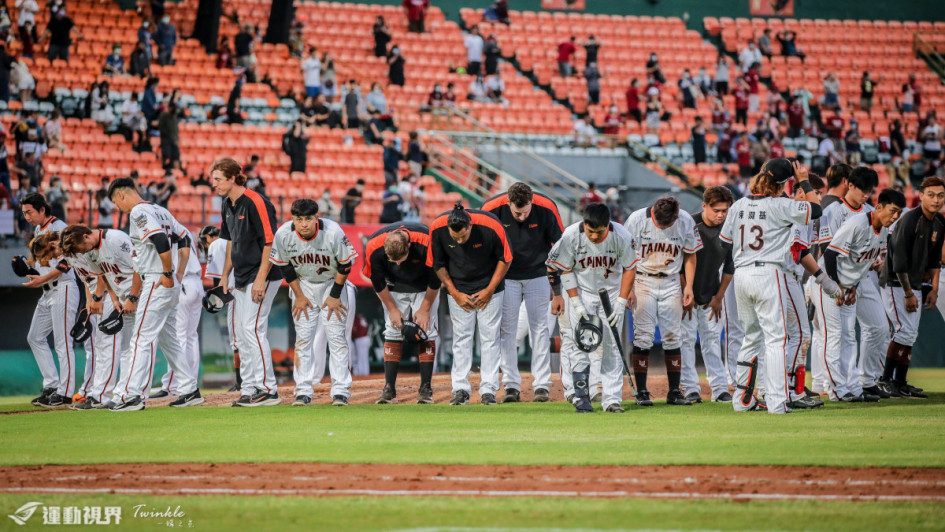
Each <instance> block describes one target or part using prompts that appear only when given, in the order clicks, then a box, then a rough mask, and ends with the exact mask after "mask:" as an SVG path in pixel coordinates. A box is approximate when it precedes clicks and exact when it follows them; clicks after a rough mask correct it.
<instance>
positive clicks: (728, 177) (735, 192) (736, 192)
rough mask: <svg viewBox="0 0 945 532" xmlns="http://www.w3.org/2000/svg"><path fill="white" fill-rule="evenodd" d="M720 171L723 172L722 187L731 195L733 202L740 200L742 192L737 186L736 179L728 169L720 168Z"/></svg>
mask: <svg viewBox="0 0 945 532" xmlns="http://www.w3.org/2000/svg"><path fill="white" fill-rule="evenodd" d="M722 171H723V172H725V184H724V185H722V186H723V187H725V188H727V189H728V190H729V192H731V193H732V197H733V198H734V199H735V201H738V200H740V199H742V191H741V189H740V188H739V186H738V177H737V176H736V175H735V174H733V173H731V172H729V170H728V167H727V166H725V167H722Z"/></svg>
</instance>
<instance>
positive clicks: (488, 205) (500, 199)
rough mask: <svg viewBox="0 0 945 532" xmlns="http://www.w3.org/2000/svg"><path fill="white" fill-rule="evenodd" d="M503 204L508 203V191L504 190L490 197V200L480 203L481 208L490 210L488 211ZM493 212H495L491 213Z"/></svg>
mask: <svg viewBox="0 0 945 532" xmlns="http://www.w3.org/2000/svg"><path fill="white" fill-rule="evenodd" d="M503 205H509V193H508V192H505V193H503V194H499V195H498V196H496V197H494V198H492V199H491V200H489V201H487V202H485V203H483V204H482V210H484V211H490V212H491V211H492V209H497V208H499V207H501V206H503ZM493 214H495V213H493Z"/></svg>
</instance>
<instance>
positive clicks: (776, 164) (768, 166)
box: [761, 157, 794, 183]
mask: <svg viewBox="0 0 945 532" xmlns="http://www.w3.org/2000/svg"><path fill="white" fill-rule="evenodd" d="M761 173H762V174H764V176H765V177H767V178H768V179H769V180H771V181H774V182H775V183H784V182H785V181H787V180H788V179H791V178H792V177H794V166H793V165H791V161H789V160H787V159H785V158H783V157H778V158H777V159H771V160H769V161H768V162H766V163H765V164H764V166H762V167H761Z"/></svg>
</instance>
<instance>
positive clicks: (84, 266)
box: [46, 227, 101, 409]
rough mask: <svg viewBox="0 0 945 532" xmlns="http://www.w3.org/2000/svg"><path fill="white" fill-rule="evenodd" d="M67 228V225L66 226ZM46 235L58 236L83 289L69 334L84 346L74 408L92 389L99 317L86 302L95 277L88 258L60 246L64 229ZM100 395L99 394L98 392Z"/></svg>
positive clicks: (93, 287) (74, 397) (59, 242)
mask: <svg viewBox="0 0 945 532" xmlns="http://www.w3.org/2000/svg"><path fill="white" fill-rule="evenodd" d="M67 229H68V227H67ZM46 234H48V235H53V234H54V235H56V236H57V237H58V238H55V239H54V241H53V244H55V245H56V246H57V251H58V253H60V254H61V255H62V257H63V258H64V259H65V260H66V262H68V263H69V267H70V268H71V269H72V271H73V273H74V274H75V276H76V278H77V279H78V280H79V281H81V282H82V285H81V287H80V288H79V289H80V290H85V299H84V301H85V302H86V305H84V306H82V305H81V302H80V306H82V308H80V309H79V311H78V312H77V313H76V321H75V325H74V326H73V327H72V329H71V331H70V332H69V335H70V336H71V337H72V340H73V345H75V344H79V345H82V346H83V347H84V348H85V375H84V376H83V379H82V384H81V385H80V386H79V388H78V391H77V392H76V393H75V395H73V396H72V404H71V405H69V408H72V409H75V408H76V406H78V405H79V404H81V403H82V402H83V401H85V400H86V398H87V397H88V396H89V394H90V393H91V392H93V391H94V390H92V389H91V388H92V384H93V380H94V378H95V365H96V364H95V359H96V353H95V343H94V341H93V340H92V334H93V332H94V330H95V328H96V327H97V326H98V321H99V317H98V316H97V315H94V314H89V311H88V305H87V304H88V303H89V302H91V301H92V293H93V292H94V291H95V284H96V278H95V275H94V274H93V273H92V265H91V264H89V262H88V260H86V258H85V257H84V256H81V255H74V254H70V253H66V252H65V251H64V248H63V246H62V241H61V238H62V235H64V234H65V229H63V232H62V233H46ZM99 395H101V394H99Z"/></svg>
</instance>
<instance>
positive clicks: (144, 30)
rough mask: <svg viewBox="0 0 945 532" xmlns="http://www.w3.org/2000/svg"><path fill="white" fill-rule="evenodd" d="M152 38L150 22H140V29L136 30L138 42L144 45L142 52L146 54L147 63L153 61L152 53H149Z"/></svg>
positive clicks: (146, 20) (145, 20)
mask: <svg viewBox="0 0 945 532" xmlns="http://www.w3.org/2000/svg"><path fill="white" fill-rule="evenodd" d="M153 38H154V37H153V35H152V33H151V21H150V20H148V19H144V20H143V21H141V27H139V28H138V42H139V43H141V44H143V45H144V51H145V53H147V54H148V62H149V63H150V62H151V61H152V60H153V59H154V53H153V52H152V51H151V41H152V40H153Z"/></svg>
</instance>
